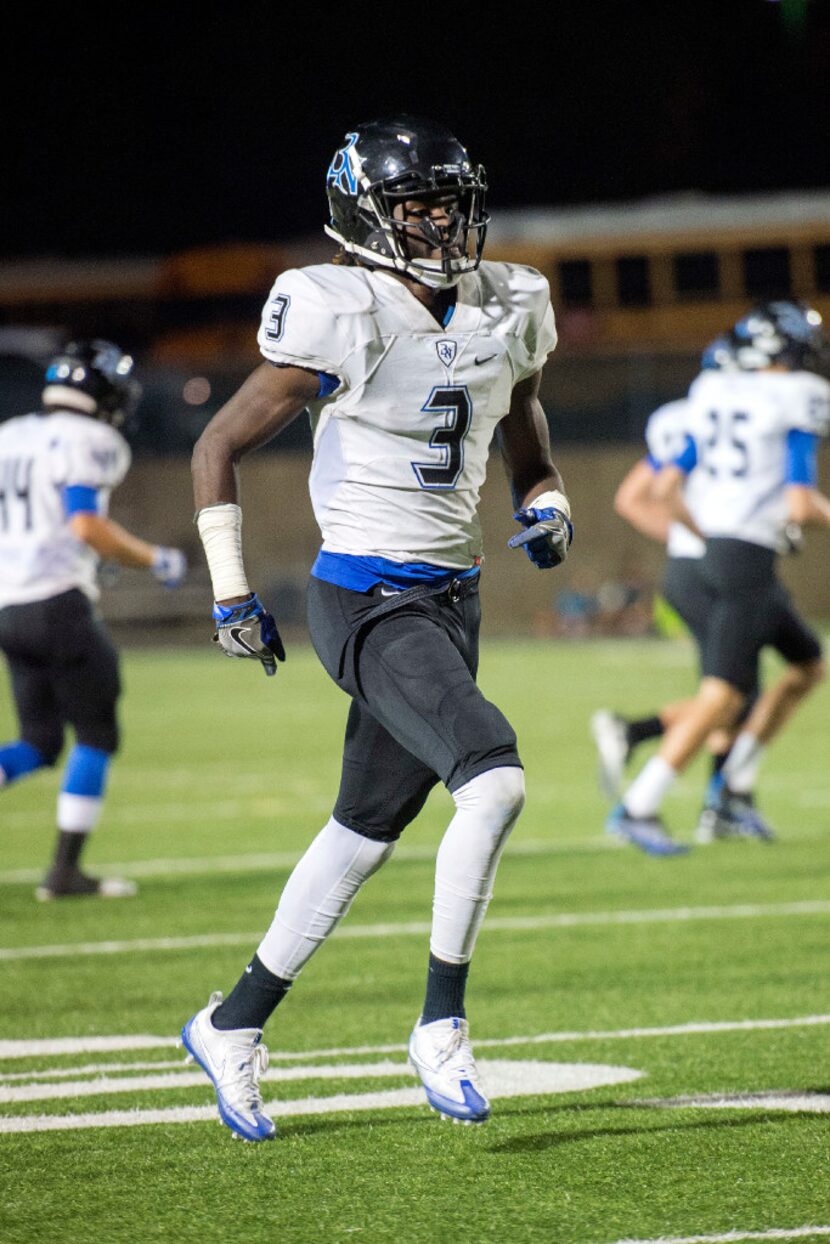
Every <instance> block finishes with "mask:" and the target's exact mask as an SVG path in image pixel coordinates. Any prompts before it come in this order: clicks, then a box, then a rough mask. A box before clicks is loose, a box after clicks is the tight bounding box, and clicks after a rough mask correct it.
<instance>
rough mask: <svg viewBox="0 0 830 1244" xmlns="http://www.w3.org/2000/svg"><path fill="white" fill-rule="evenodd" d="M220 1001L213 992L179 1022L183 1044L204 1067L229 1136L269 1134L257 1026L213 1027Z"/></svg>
mask: <svg viewBox="0 0 830 1244" xmlns="http://www.w3.org/2000/svg"><path fill="white" fill-rule="evenodd" d="M221 1001H222V995H221V993H212V994H211V995H210V1001H209V1002H208V1004H207V1006H206V1007H203V1008H202V1010H201V1011H197V1012H196V1014H195V1015H194V1016H193V1017H192V1018H191V1019H189V1020H188V1021H187V1023H186V1024H185V1026H184V1027H183V1028H182V1033H181V1040H182V1045H183V1046H184V1047H185V1049H186V1050H187V1051H188V1052H189V1054H190V1055H191V1058H192V1059H195V1061H196V1062H197V1063H198V1064H199V1066H200V1067H201V1068H202V1070H203V1071H204V1072H206V1073H207V1075H208V1076H209V1078H210V1080H211V1081H212V1083H213V1087H214V1088H215V1090H216V1101H217V1104H218V1106H219V1122H220V1123H224V1125H225V1127H229V1128H230V1129H231V1133H232V1135H233V1137H234V1139H238V1138H240V1137H241V1138H242V1140H251V1141H259V1140H273V1139H274V1137H275V1136H276V1134H277V1129H276V1127H275V1125H274V1121H273V1120H272V1119H270V1118H269V1117H268V1115H267V1114H266V1113H265V1111H264V1109H263V1105H262V1097H261V1095H260V1091H259V1080H260V1076H261V1075H262V1074H263V1072H264V1071H265V1069H266V1067H267V1066H268V1049H267V1047H266V1046H264V1045H262V1044H261V1042H262V1030H261V1029H260V1028H231V1029H229V1030H227V1031H223V1030H221V1029H219V1028H214V1026H213V1024H212V1022H211V1016H212V1015H213V1012H214V1011H215V1010H216V1008H217V1007H218V1006H219V1003H220V1002H221Z"/></svg>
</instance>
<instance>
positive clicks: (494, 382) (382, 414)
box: [258, 263, 556, 569]
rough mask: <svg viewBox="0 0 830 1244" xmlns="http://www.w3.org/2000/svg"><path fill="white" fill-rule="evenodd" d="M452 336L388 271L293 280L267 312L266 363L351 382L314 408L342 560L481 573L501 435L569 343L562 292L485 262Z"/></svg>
mask: <svg viewBox="0 0 830 1244" xmlns="http://www.w3.org/2000/svg"><path fill="white" fill-rule="evenodd" d="M456 290H457V302H456V304H455V306H454V308H453V310H452V314H451V316H450V318H449V320H448V323H447V324H446V326H445V327H442V326H441V325H440V324H439V323H438V322H437V321H436V320H435V319H434V317H433V316H432V315H431V314H430V312H429V311H428V310H427V309H426V307H424V306H423V305H422V304H421V303H420V302H418V300H417V299H416V298H415V297H414V296H413V294H412V293H411V292H410V290H408V289H407V288H406V286H405V285H404V284H403V283H402V282H401V281H399V280H398V279H397V278H396V277H394V276H392V275H391V274H390V273H388V272H384V271H383V270H370V269H368V268H355V267H341V266H338V265H335V264H320V265H316V266H313V267H308V268H302V269H292V270H291V271H288V272H284V273H283V274H282V275H281V276H280V277H279V278H278V280H277V282H276V284H275V285H274V288H273V290H272V291H271V295H270V297H269V300H268V302H267V303H266V305H265V308H264V311H263V316H262V324H261V327H260V330H259V336H258V341H259V346H260V350H261V351H262V354H263V356H264V357H265V358H266V359H268V360H270V361H271V362H273V363H283V364H293V365H295V366H297V367H304V368H308V369H311V370H313V371H318V372H325V373H328V374H329V375H332V376H335V377H337V379H338V380H339V382H340V383H339V386H338V387H337V388H336V389H335V391H334V392H333V393H332V394H331V396H329V397H324V398H321V399H320V400H318V401H316V402H313V403H311V405H310V407H309V414H310V416H311V427H312V431H313V434H314V462H313V464H312V469H311V475H310V480H309V487H310V492H311V500H312V505H313V508H314V513H315V516H316V518H317V522H318V524H319V526H320V530H321V532H322V535H323V548H324V549H325V550H326V551H327V552H330V553H346V554H352V555H356V556H374V557H383V558H387V559H389V560H391V561H395V562H413V561H415V562H430V563H432V564H434V565H438V566H447V567H451V568H453V569H456V568H457V569H461V568H467V567H469V566H471V565H472V564H473V563H474V561H475V559H476V558H477V557H479V556H480V555H481V551H482V550H481V531H480V527H479V522H478V517H477V514H476V510H477V506H478V499H479V490H480V488H481V485H482V483H483V482H484V477H485V472H486V468H487V456H488V450H489V447H490V443H491V441H492V438H493V433H494V431H495V428H496V425H497V423H498V422H499V420H500V419H501V418H502V417H503V416H504V415H505V414H506V413H507V411H508V408H509V405H510V396H511V392H512V390H513V387H514V386H515V385H516V384H517V383H518V382H519V381H520V380H522V379H524V378H525V377H526V376H529V375H531V374H532V373H533V372H536V371H538V370H539V369H540V368H541V367H542V365H543V364H544V362H545V359H546V358H547V355H548V354H549V353H550V351H551V350H552V349H553V347H554V345H555V344H556V332H555V329H554V320H553V311H552V309H551V305H550V295H549V290H548V283H547V281H546V280H545V278H544V277H543V276H542V275H541V274H540V273H538V272H537V271H536V270H535V269H533V268H527V267H523V266H519V265H517V264H506V263H482V264H481V266H480V268H479V269H478V270H477V271H476V272H472V273H468V274H466V275H465V276H463V277H462V278H461V280H460V281H459V283H458V285H457V287H456Z"/></svg>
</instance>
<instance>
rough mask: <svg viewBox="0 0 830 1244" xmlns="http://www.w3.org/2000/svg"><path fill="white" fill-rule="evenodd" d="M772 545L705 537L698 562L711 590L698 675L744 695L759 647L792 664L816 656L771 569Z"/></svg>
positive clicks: (815, 645) (815, 643)
mask: <svg viewBox="0 0 830 1244" xmlns="http://www.w3.org/2000/svg"><path fill="white" fill-rule="evenodd" d="M775 558H776V555H775V553H774V552H773V550H772V549H767V548H763V547H762V546H761V545H758V544H750V543H749V542H748V541H746V540H732V539H726V538H721V537H718V538H715V539H710V540H708V541H707V543H706V555H705V557H704V558H703V559H702V562H701V575H702V576H703V580H704V583H705V584H706V585H707V587H708V588H709V589H710V590H711V591H712V593H713V598H714V600H713V607H712V619H711V622H710V624H709V626H708V628H707V630H706V637H705V641H704V647H703V662H702V665H703V673H704V674H705V675H709V676H710V677H713V678H721V679H723V680H724V681H725V682H728V683H731V684H732V686H734V687H737V688H738V690H739V691H743V692H745V693H747V694H749V693H750V692H751V691H752V689H753V687H754V685H755V680H756V675H757V667H758V658H759V655H760V652H761V649H762V648H766V647H771V648H775V649H776V651H777V652H779V653H780V654H781V656H782V657H783V658H784V660H785V661H788V662H789V663H790V664H792V665H805V664H807V663H809V662H812V661H818V660H819V659H820V658H821V644H820V643H819V640H818V638H817V637H816V635H815V634H814V633H813V631H812V630H811V629H810V628H809V626H808V625H807V623H806V622H805V621H804V619H803V618H802V617H801V616H800V615H799V614H798V613H797V612H796V610H795V607H794V606H793V603H792V600H791V599H790V596H789V593H788V592H787V590H786V588H785V587H784V586H783V584H782V583H781V582H780V581H779V580H778V578H777V577H776V573H775Z"/></svg>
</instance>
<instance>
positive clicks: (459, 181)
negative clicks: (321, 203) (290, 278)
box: [325, 115, 489, 289]
mask: <svg viewBox="0 0 830 1244" xmlns="http://www.w3.org/2000/svg"><path fill="white" fill-rule="evenodd" d="M486 190H487V185H486V180H485V172H484V169H483V168H482V166H481V165H480V164H478V165H474V164H472V163H471V161H470V157H469V156H468V155H467V152H466V151H465V149H464V147H462V145H461V143H460V142H459V141H458V139H457V138H455V137H453V135H452V134H451V133H450V132H449V130H447V129H445V128H444V127H443V126H442V125H438V124H436V123H435V122H434V121H427V120H424V119H422V118H420V117H411V116H405V115H401V116H395V117H389V118H386V119H383V120H379V121H369V122H367V123H366V124H364V125H359V126H358V127H357V128H356V129H355V130H353V131H351V132H350V133H348V134H347V135H346V140H345V143H344V145H343V146H342V147H340V148H339V150H338V151H337V152H335V155H334V158H333V160H332V162H331V164H330V165H329V170H328V172H327V174H326V191H327V194H328V200H329V209H330V212H331V219H330V222H329V224H327V225H326V226H325V230H326V233H327V234H328V235H329V237H332V238H335V239H336V240H337V241H338V242H339V243H340V245H341V246H342V247H343V249H344V250H345V251H347V252H348V253H349V254H352V255H356V256H357V257H358V258H359V259H360V260H362V261H363V262H364V263H365V264H366V265H368V266H370V267H383V268H394V269H395V270H396V271H398V272H405V273H406V274H407V276H410V277H412V278H413V279H414V280H416V281H420V282H421V283H422V284H424V285H429V286H431V287H432V288H434V289H446V288H448V287H449V286H451V285H455V284H456V282H457V281H458V280H459V278H460V277H461V276H462V275H463V274H464V273H465V272H472V271H474V270H475V269H476V268H477V267H478V265H479V264H480V262H481V253H482V250H483V247H484V238H485V234H486V232H487V222H488V220H489V217H488V215H487V213H486V211H485V210H484V196H485V192H486ZM407 199H419V200H421V201H422V202H424V203H426V204H429V203H430V202H435V201H439V202H440V203H441V204H442V205H444V206H445V207H446V210H447V214H448V217H449V221H448V224H447V225H446V226H444V227H439V226H437V225H436V224H435V222H434V221H432V220H431V219H429V218H424V219H421V220H420V221H418V222H417V223H409V224H404V222H403V221H401V220H396V219H395V216H394V210H395V207H396V205H397V204H400V203H403V202H405V201H406V200H407ZM417 235H419V236H420V238H421V239H422V240H423V239H425V240H426V241H427V242H428V243H429V245H430V247H431V248H432V249H433V250H437V251H439V252H440V256H441V257H440V259H419V258H417V257H414V256H413V255H412V254H411V253H410V247H409V242H408V239H409V237H410V236H417Z"/></svg>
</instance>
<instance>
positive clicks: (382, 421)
mask: <svg viewBox="0 0 830 1244" xmlns="http://www.w3.org/2000/svg"><path fill="white" fill-rule="evenodd" d="M485 189H486V186H485V180H484V170H483V169H482V168H481V166H476V165H474V164H472V163H471V162H470V159H469V157H468V155H467V153H466V151H465V150H464V148H463V147H462V146H461V145H460V144H459V143H458V141H457V140H456V139H455V138H454V137H453V136H452V135H451V134H450V133H449V132H448V131H447V130H445V129H444V128H443V127H442V126H439V125H435V124H433V123H432V122H429V121H423V120H419V119H414V118H411V117H397V118H392V119H390V120H384V121H376V122H372V123H370V124H366V125H362V126H360V127H358V128H357V129H356V130H355V131H354V132H353V133H350V134H348V135H347V136H346V142H345V145H344V146H343V147H342V148H341V149H340V150H339V151H338V152H337V153H336V155H335V157H334V159H333V161H332V164H331V166H330V168H329V171H328V177H327V190H328V197H329V206H330V211H331V222H330V224H329V225H328V226H327V229H326V231H327V233H328V234H329V235H330V236H331V237H333V238H334V239H335V240H336V241H337V242H338V243H339V245H340V251H339V253H338V255H337V256H336V258H335V261H334V263H331V264H321V265H318V266H315V267H308V268H303V269H300V270H295V271H289V272H285V273H283V275H282V276H280V277H279V279H278V280H277V282H276V284H275V286H274V288H273V290H272V292H271V296H270V299H269V300H268V302H267V304H266V306H265V309H264V313H263V319H262V326H261V329H260V334H259V344H260V349H261V351H262V354H263V356H264V358H265V360H266V361H265V362H264V363H263V364H262V365H261V366H260V367H259V368H258V369H257V370H256V371H254V372H253V374H252V375H251V376H250V377H249V379H248V380H247V381H246V382H245V384H244V385H243V386H242V388H241V389H240V390H239V392H238V393H237V394H236V395H235V396H234V397H233V398H231V400H230V402H228V404H227V405H226V406H225V407H224V408H223V409H222V410H220V411H219V412H218V414H217V415H216V416H215V417H214V419H213V420H212V421H211V423H210V424H209V425H208V427H207V429H206V430H205V432H204V433H203V435H202V437H201V438H200V441H199V443H198V444H197V447H196V451H195V454H194V482H195V496H196V507H197V520H198V526H199V531H200V534H201V537H202V541H203V543H204V546H205V551H206V554H207V559H208V563H209V567H210V571H211V578H212V582H213V588H214V595H215V598H216V605H215V608H214V619H215V621H216V623H217V635H218V640H219V643H220V644H221V646H222V648H223V649H224V650H225V652H227V653H228V654H229V655H230V656H238V657H254V658H258V659H260V660H261V661H262V662H263V663H264V665H265V668H266V672H271V673H273V672H274V671H275V669H276V660H277V659H282V657H283V655H284V654H283V652H282V645H281V643H280V641H279V636H278V635H277V632H276V627H275V624H274V620H273V618H272V617H271V616H270V614H268V613H266V612H265V610H264V608H263V606H262V605H261V603H260V601H259V599H258V598H257V596H256V595H255V594H254V593H252V592H251V590H250V588H249V585H248V581H247V579H246V576H245V571H244V568H243V564H242V557H241V511H240V508H239V506H238V504H237V486H236V479H235V464H236V462H237V461H238V459H239V458H240V457H241V456H242V455H243V454H244V453H246V452H248V451H249V450H252V449H254V448H256V447H257V446H259V445H262V444H264V443H265V442H266V441H268V440H270V439H271V437H273V436H275V435H276V434H277V433H278V432H279V431H280V430H281V429H282V428H284V427H285V426H286V425H287V424H288V423H289V422H290V421H291V420H292V419H294V418H296V416H297V415H298V414H299V413H300V412H301V411H302V410H303V409H304V408H306V407H308V409H309V411H310V415H311V422H312V427H313V430H314V462H313V465H312V469H311V477H310V488H311V495H312V503H313V506H314V511H315V515H316V517H317V520H318V522H319V524H320V527H321V530H322V534H323V547H322V550H321V552H320V554H319V556H318V558H317V560H316V562H315V563H314V566H313V568H312V572H311V573H312V577H311V580H310V584H309V596H308V608H309V626H310V631H311V636H312V640H313V642H314V646H315V648H316V650H317V653H318V655H319V657H320V659H321V661H322V663H323V665H324V666H325V668H326V670H327V671H328V673H329V674H330V675H331V677H332V678H333V679H334V681H335V682H336V683H337V684H338V686H340V687H341V688H342V689H343V690H344V691H345V692H346V693H347V695H349V696H350V697H351V706H350V711H349V718H348V724H347V728H346V739H345V744H344V755H343V768H342V778H341V786H340V793H339V795H338V798H337V801H336V803H335V806H334V810H333V814H332V817H331V819H330V820H329V821H328V823H327V824H326V825H325V826H324V828H323V829H322V830H321V832H320V834H319V835H318V837H317V838H315V840H314V841H313V842H312V844H311V846H310V847H309V848H308V850H307V852H306V854H305V855H304V857H303V858H302V860H301V861H300V863H299V864H298V865H297V867H296V868H295V870H294V872H293V873H292V875H291V877H290V878H289V880H288V882H287V884H286V886H285V889H284V890H283V893H282V896H281V898H280V901H279V906H278V908H277V911H276V915H275V917H274V921H273V923H272V925H271V927H270V929H269V930H268V932H267V933H266V934H265V937H264V938H263V940H262V942H261V944H260V946H259V948H258V950H257V952H256V954H255V955H254V957H253V959H252V960H251V962H250V963H249V965H248V967H247V968H246V970H245V972H244V973H243V975H242V976H241V978H240V980H239V982H238V984H237V985H236V986H235V987H234V989H233V992H232V993H231V994H230V996H229V997H228V998H227V999H226V1000H225V1001H224V1002H223V1001H222V995H221V994H218V993H215V994H213V995H212V996H211V999H210V1002H209V1004H208V1005H207V1007H205V1008H204V1009H203V1010H201V1011H199V1012H198V1013H197V1014H196V1015H195V1016H193V1018H192V1019H191V1020H189V1021H188V1023H187V1024H185V1026H184V1028H183V1030H182V1039H183V1042H184V1044H185V1046H186V1047H187V1049H188V1050H189V1051H190V1053H191V1055H193V1056H195V1058H196V1059H197V1060H198V1062H199V1063H200V1064H201V1066H202V1067H203V1068H204V1070H205V1071H206V1072H207V1074H208V1076H209V1077H210V1078H211V1080H212V1081H213V1084H214V1086H215V1089H216V1093H217V1098H218V1102H219V1111H220V1116H221V1118H222V1119H223V1121H224V1122H225V1123H226V1124H227V1125H228V1126H229V1127H230V1128H231V1129H232V1130H233V1132H234V1133H235V1134H237V1135H241V1136H243V1137H245V1138H246V1139H248V1140H267V1139H270V1138H271V1137H272V1136H273V1135H274V1131H275V1129H274V1125H273V1122H272V1121H271V1120H270V1119H269V1118H268V1116H267V1115H266V1114H265V1113H264V1111H263V1108H262V1101H261V1097H260V1094H259V1087H258V1080H259V1075H260V1072H261V1070H262V1067H263V1065H264V1055H263V1053H262V1051H263V1049H264V1047H263V1046H262V1045H261V1044H260V1042H261V1037H262V1028H263V1025H264V1024H265V1022H266V1020H267V1019H268V1017H269V1016H270V1015H271V1013H272V1011H273V1010H274V1008H275V1007H276V1006H277V1004H278V1003H279V1002H280V1001H281V1000H282V998H283V997H284V996H285V994H286V992H287V990H288V988H289V986H290V985H291V983H292V982H293V981H294V979H295V978H296V977H297V975H298V974H299V972H300V971H301V969H302V968H303V966H304V965H305V964H306V962H307V961H308V960H309V959H310V957H311V955H312V954H313V953H314V951H315V950H316V949H317V948H318V947H319V946H320V945H321V944H322V942H323V941H324V940H325V939H326V938H327V937H328V935H329V934H330V933H331V932H332V930H333V929H334V928H335V926H336V925H337V923H338V922H339V921H340V920H341V919H342V917H343V916H344V915H345V914H346V912H347V910H348V908H349V906H350V904H351V902H352V899H353V898H354V896H355V894H356V893H357V891H358V889H359V888H360V886H361V885H362V884H363V883H364V882H365V881H366V880H367V879H368V878H369V877H370V876H371V875H372V873H374V872H375V871H376V870H377V869H378V868H379V867H380V866H381V864H383V863H384V861H385V860H387V859H388V858H389V856H390V855H391V854H392V851H393V849H394V845H395V842H396V840H397V838H398V837H399V836H400V834H401V833H402V831H403V830H404V829H405V828H406V826H407V825H408V824H409V823H410V822H411V821H412V820H413V819H414V818H415V817H416V816H417V814H418V812H419V811H420V810H421V808H422V807H423V805H424V802H425V800H426V798H427V795H428V794H429V791H430V790H431V789H432V788H433V786H435V785H436V783H437V782H439V781H441V782H443V783H444V784H445V785H446V787H447V789H448V790H449V791H450V793H451V795H452V797H453V800H454V802H455V806H456V812H455V816H454V818H453V819H452V821H451V823H450V825H449V828H448V829H447V831H446V834H445V836H444V839H443V841H442V843H441V846H440V848H439V851H438V856H437V861H436V873H435V894H434V905H433V924H432V935H431V939H430V955H429V964H428V976H427V988H426V997H425V1000H424V1005H423V1009H422V1011H421V1015H420V1017H419V1020H418V1022H417V1024H416V1026H415V1028H414V1029H413V1031H412V1034H411V1037H410V1043H409V1054H410V1060H411V1062H412V1064H413V1067H414V1068H415V1069H416V1071H417V1073H418V1074H419V1076H420V1077H421V1080H422V1082H423V1084H424V1087H425V1090H426V1094H427V1099H428V1101H429V1102H430V1104H431V1105H432V1106H433V1107H434V1108H435V1109H436V1110H438V1111H439V1112H440V1113H442V1114H444V1115H445V1116H447V1117H452V1118H454V1119H456V1120H458V1121H464V1122H468V1123H479V1122H482V1121H484V1120H485V1119H486V1118H487V1117H488V1115H489V1112H490V1106H489V1102H488V1101H487V1098H486V1096H485V1094H484V1091H483V1088H482V1086H481V1084H480V1082H479V1078H478V1075H477V1071H476V1065H475V1061H474V1059H473V1054H472V1049H471V1047H470V1041H469V1034H468V1027H467V1019H466V1012H465V1007H464V993H465V985H466V978H467V971H468V966H469V962H470V959H471V956H472V953H473V947H474V945H475V941H476V936H477V934H478V930H479V927H480V925H481V922H482V920H483V918H484V914H485V911H486V908H487V905H488V902H489V900H490V897H491V894H492V886H493V879H494V876H495V873H496V868H497V864H498V861H499V857H500V855H501V852H502V849H503V847H504V845H505V842H506V840H507V836H508V834H509V833H510V830H511V829H512V827H513V825H514V823H515V821H516V819H517V818H518V816H519V813H520V811H521V808H522V804H523V802H524V781H523V773H522V768H521V762H520V760H519V755H518V752H517V749H516V737H515V734H514V732H513V730H512V728H511V727H510V725H509V723H508V722H507V720H506V719H505V717H504V716H503V714H502V713H501V712H500V711H499V710H498V709H497V708H496V707H495V706H494V705H493V704H490V703H489V702H488V701H487V700H485V698H484V697H483V695H482V694H481V692H480V691H479V689H478V687H477V686H476V682H475V678H476V670H477V665H478V629H479V597H478V586H479V571H480V563H481V533H480V528H479V523H478V518H477V506H478V499H479V489H480V487H481V484H482V482H483V480H484V476H485V471H486V465H487V457H488V449H489V446H490V443H491V441H492V439H493V436H494V434H495V432H496V429H497V427H498V429H499V437H500V445H501V449H502V453H503V456H504V460H505V463H506V467H507V472H508V475H509V477H510V481H511V485H512V489H513V497H514V504H515V506H516V507H517V510H516V514H515V518H516V519H517V520H518V521H519V522H520V523H521V524H522V528H523V530H522V531H521V532H520V533H517V534H516V535H515V536H514V537H512V539H511V540H510V541H509V543H510V544H511V546H513V547H521V548H524V549H525V551H526V552H527V554H528V556H529V557H530V559H531V561H532V562H534V564H535V565H536V566H538V567H540V568H549V567H552V566H555V565H558V564H559V563H560V562H561V561H562V560H563V559H564V558H565V555H566V553H567V550H568V546H569V544H570V540H571V526H570V512H569V511H570V507H569V505H568V501H567V498H566V497H565V496H564V494H563V491H562V488H563V485H562V480H561V478H560V476H559V473H558V471H557V470H556V468H555V466H554V465H553V463H552V461H551V458H550V448H549V442H548V428H547V422H546V419H545V415H544V412H543V410H542V407H541V404H540V402H539V399H538V396H537V394H538V389H539V382H540V374H541V369H542V366H543V364H544V362H545V359H546V357H547V355H548V354H549V352H550V351H551V350H552V349H553V347H554V344H555V341H556V335H555V331H554V323H553V312H552V309H551V306H550V301H549V293H548V285H547V282H546V280H545V279H544V278H543V277H542V276H541V275H540V274H539V273H538V272H536V271H535V270H534V269H531V268H526V267H520V266H517V265H511V264H505V263H481V254H482V247H483V243H484V234H485V229H486V224H487V219H488V218H487V215H486V213H485V209H484V192H485Z"/></svg>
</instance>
